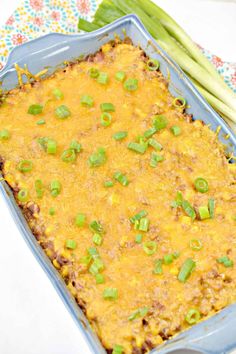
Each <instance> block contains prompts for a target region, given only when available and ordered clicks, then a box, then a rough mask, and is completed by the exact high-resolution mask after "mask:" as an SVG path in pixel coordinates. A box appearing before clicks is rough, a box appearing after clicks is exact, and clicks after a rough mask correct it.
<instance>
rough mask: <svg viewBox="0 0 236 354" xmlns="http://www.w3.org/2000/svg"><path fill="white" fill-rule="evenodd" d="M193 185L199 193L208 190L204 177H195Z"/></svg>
mask: <svg viewBox="0 0 236 354" xmlns="http://www.w3.org/2000/svg"><path fill="white" fill-rule="evenodd" d="M194 187H195V188H196V190H197V191H198V192H200V193H206V192H208V190H209V187H208V182H207V181H206V180H205V179H204V178H201V177H199V178H197V179H195V181H194Z"/></svg>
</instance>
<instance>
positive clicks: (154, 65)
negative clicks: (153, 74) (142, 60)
mask: <svg viewBox="0 0 236 354" xmlns="http://www.w3.org/2000/svg"><path fill="white" fill-rule="evenodd" d="M159 66H160V63H159V61H158V60H156V59H149V60H148V62H147V69H148V70H149V71H156V70H158V69H159Z"/></svg>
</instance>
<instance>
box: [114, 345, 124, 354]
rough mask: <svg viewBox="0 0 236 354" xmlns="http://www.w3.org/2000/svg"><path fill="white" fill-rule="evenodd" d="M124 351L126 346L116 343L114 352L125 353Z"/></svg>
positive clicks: (116, 353)
mask: <svg viewBox="0 0 236 354" xmlns="http://www.w3.org/2000/svg"><path fill="white" fill-rule="evenodd" d="M123 353H124V347H122V345H119V344H115V345H114V347H113V350H112V354H123Z"/></svg>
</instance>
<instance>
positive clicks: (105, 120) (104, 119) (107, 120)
mask: <svg viewBox="0 0 236 354" xmlns="http://www.w3.org/2000/svg"><path fill="white" fill-rule="evenodd" d="M100 119H101V125H102V126H103V127H109V125H111V121H112V116H111V114H110V113H107V112H103V113H102V114H101V118H100Z"/></svg>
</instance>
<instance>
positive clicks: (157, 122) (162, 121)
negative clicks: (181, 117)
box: [153, 115, 168, 131]
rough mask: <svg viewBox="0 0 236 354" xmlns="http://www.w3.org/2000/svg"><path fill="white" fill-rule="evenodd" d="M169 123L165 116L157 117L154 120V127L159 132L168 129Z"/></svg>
mask: <svg viewBox="0 0 236 354" xmlns="http://www.w3.org/2000/svg"><path fill="white" fill-rule="evenodd" d="M167 124H168V121H167V119H166V117H165V116H163V115H156V116H154V118H153V125H154V127H155V128H156V130H157V131H159V130H161V129H164V128H166V127H167Z"/></svg>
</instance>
